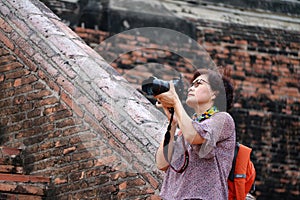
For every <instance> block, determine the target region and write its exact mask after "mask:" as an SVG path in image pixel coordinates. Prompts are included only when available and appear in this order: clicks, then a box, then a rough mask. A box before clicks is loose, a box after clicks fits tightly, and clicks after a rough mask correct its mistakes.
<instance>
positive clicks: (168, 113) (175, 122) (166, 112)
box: [156, 101, 178, 126]
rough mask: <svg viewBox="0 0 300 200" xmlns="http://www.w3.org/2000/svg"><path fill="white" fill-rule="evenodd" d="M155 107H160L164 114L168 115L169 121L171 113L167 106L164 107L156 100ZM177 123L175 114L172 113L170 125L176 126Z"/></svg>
mask: <svg viewBox="0 0 300 200" xmlns="http://www.w3.org/2000/svg"><path fill="white" fill-rule="evenodd" d="M156 107H158V108H162V109H163V110H164V112H165V114H166V116H167V117H168V120H169V121H170V119H171V113H170V111H169V108H166V107H164V106H163V105H162V104H161V103H160V102H159V101H157V102H156ZM177 124H178V121H177V118H176V114H175V113H174V116H173V121H172V126H177Z"/></svg>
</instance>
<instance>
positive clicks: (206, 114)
mask: <svg viewBox="0 0 300 200" xmlns="http://www.w3.org/2000/svg"><path fill="white" fill-rule="evenodd" d="M217 112H219V110H218V108H217V107H216V106H213V107H211V108H210V109H208V110H207V111H205V112H204V113H203V114H201V115H199V116H198V114H197V113H194V114H193V120H196V121H198V122H201V121H202V120H204V119H208V118H210V117H211V116H212V115H213V114H215V113H217Z"/></svg>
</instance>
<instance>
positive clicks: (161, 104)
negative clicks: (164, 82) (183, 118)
mask: <svg viewBox="0 0 300 200" xmlns="http://www.w3.org/2000/svg"><path fill="white" fill-rule="evenodd" d="M155 98H156V99H157V100H158V102H156V106H157V107H158V108H162V109H163V110H164V112H165V114H166V115H167V117H168V119H169V120H170V118H171V113H170V111H169V109H170V108H174V107H175V105H176V104H177V103H178V101H180V100H179V98H178V95H177V93H176V90H175V87H174V84H173V82H170V90H169V91H168V92H165V93H162V94H159V95H157V96H155ZM172 125H173V126H177V118H176V115H175V113H174V116H173V121H172Z"/></svg>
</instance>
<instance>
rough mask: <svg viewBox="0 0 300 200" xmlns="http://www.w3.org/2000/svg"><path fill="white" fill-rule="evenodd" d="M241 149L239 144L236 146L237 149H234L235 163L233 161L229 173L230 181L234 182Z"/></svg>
mask: <svg viewBox="0 0 300 200" xmlns="http://www.w3.org/2000/svg"><path fill="white" fill-rule="evenodd" d="M239 147H240V143H238V142H237V143H236V145H235V149H234V156H233V161H232V167H231V170H230V173H229V176H228V179H229V180H230V181H233V180H234V171H235V164H236V157H237V154H238V152H239Z"/></svg>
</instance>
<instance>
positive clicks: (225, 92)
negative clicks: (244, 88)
mask: <svg viewBox="0 0 300 200" xmlns="http://www.w3.org/2000/svg"><path fill="white" fill-rule="evenodd" d="M203 74H206V75H207V78H208V82H209V85H210V87H211V89H212V90H213V91H216V92H217V93H216V99H215V101H214V104H215V106H216V107H217V108H218V109H219V110H220V111H229V110H230V109H231V108H232V103H233V86H232V84H231V82H230V80H229V78H227V77H225V76H222V75H221V74H220V73H219V72H218V71H216V70H211V69H204V68H203V69H198V70H197V71H196V72H195V73H194V76H193V79H192V82H193V81H194V80H195V79H196V78H197V77H198V76H200V75H203ZM224 101H226V102H224Z"/></svg>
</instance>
